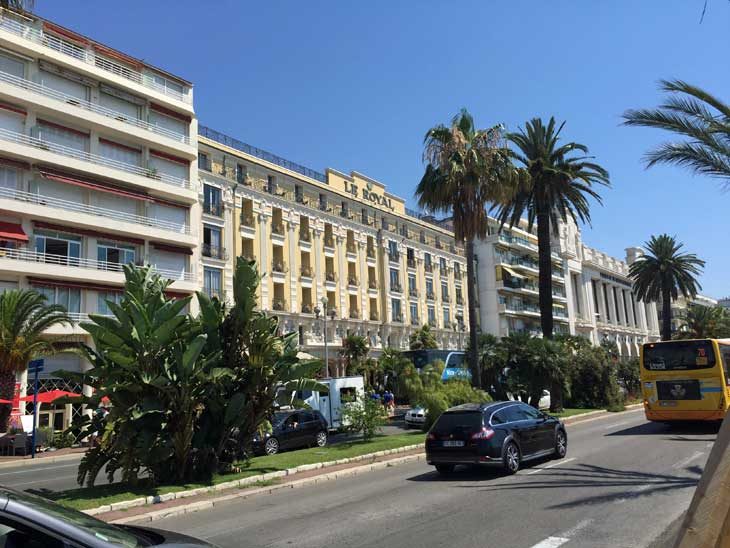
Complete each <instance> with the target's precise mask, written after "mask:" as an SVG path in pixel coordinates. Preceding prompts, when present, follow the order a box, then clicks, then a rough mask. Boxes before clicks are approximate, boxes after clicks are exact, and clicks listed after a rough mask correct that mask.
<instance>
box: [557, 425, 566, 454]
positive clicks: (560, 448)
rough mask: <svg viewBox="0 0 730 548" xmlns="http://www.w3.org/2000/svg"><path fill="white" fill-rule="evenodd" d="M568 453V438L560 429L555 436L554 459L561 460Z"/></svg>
mask: <svg viewBox="0 0 730 548" xmlns="http://www.w3.org/2000/svg"><path fill="white" fill-rule="evenodd" d="M567 452H568V436H566V435H565V432H563V430H562V429H561V428H558V431H557V433H556V434H555V458H557V459H562V458H563V457H564V456H565V454H566V453H567Z"/></svg>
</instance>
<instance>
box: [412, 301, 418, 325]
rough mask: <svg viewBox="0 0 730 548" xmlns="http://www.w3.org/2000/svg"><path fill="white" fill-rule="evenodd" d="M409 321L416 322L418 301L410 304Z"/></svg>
mask: <svg viewBox="0 0 730 548" xmlns="http://www.w3.org/2000/svg"><path fill="white" fill-rule="evenodd" d="M410 313H411V321H412V322H416V323H417V322H418V303H411V306H410Z"/></svg>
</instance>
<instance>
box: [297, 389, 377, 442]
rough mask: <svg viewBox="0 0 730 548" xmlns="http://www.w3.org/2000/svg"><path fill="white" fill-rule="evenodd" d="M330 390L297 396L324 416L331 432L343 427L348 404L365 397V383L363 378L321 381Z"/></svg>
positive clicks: (304, 392) (309, 391)
mask: <svg viewBox="0 0 730 548" xmlns="http://www.w3.org/2000/svg"><path fill="white" fill-rule="evenodd" d="M318 382H320V383H322V384H324V385H326V386H327V387H328V388H329V391H328V392H326V393H325V392H317V391H311V390H303V391H301V392H299V393H297V394H296V397H297V399H300V400H302V401H304V402H305V403H306V404H307V405H309V407H311V408H312V409H316V410H317V411H319V412H320V413H322V415H323V416H324V418H325V420H326V421H327V424H328V426H329V429H330V430H336V429H337V428H339V427H340V426H342V409H343V407H344V406H345V405H347V402H351V401H355V400H356V399H360V398H363V397H365V381H364V379H363V378H362V376H351V377H337V378H331V379H319V381H318Z"/></svg>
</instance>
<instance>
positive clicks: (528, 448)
mask: <svg viewBox="0 0 730 548" xmlns="http://www.w3.org/2000/svg"><path fill="white" fill-rule="evenodd" d="M527 407H529V405H525V404H524V403H516V404H514V405H511V406H509V407H508V408H506V411H507V416H508V418H509V419H510V423H511V424H510V427H511V429H512V431H513V432H515V435H516V436H518V437H519V440H520V449H521V450H522V457H523V458H525V457H529V456H530V455H532V454H534V453H535V451H536V450H537V449H536V447H537V441H536V438H535V433H536V427H537V425H536V424H535V421H534V420H533V419H532V417H531V416H530V414H529V413H527V412H526V409H525V408H527Z"/></svg>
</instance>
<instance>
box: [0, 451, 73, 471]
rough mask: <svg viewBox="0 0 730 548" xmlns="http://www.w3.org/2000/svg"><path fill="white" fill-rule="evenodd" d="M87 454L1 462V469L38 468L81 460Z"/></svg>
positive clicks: (69, 454) (68, 454)
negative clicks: (43, 465) (16, 467)
mask: <svg viewBox="0 0 730 548" xmlns="http://www.w3.org/2000/svg"><path fill="white" fill-rule="evenodd" d="M84 454H85V453H81V452H79V453H67V454H66V455H59V456H57V457H39V458H37V459H23V460H14V461H5V462H0V469H2V468H12V467H14V466H36V465H39V464H53V463H54V462H64V461H68V460H81V459H82V458H83V456H84Z"/></svg>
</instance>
